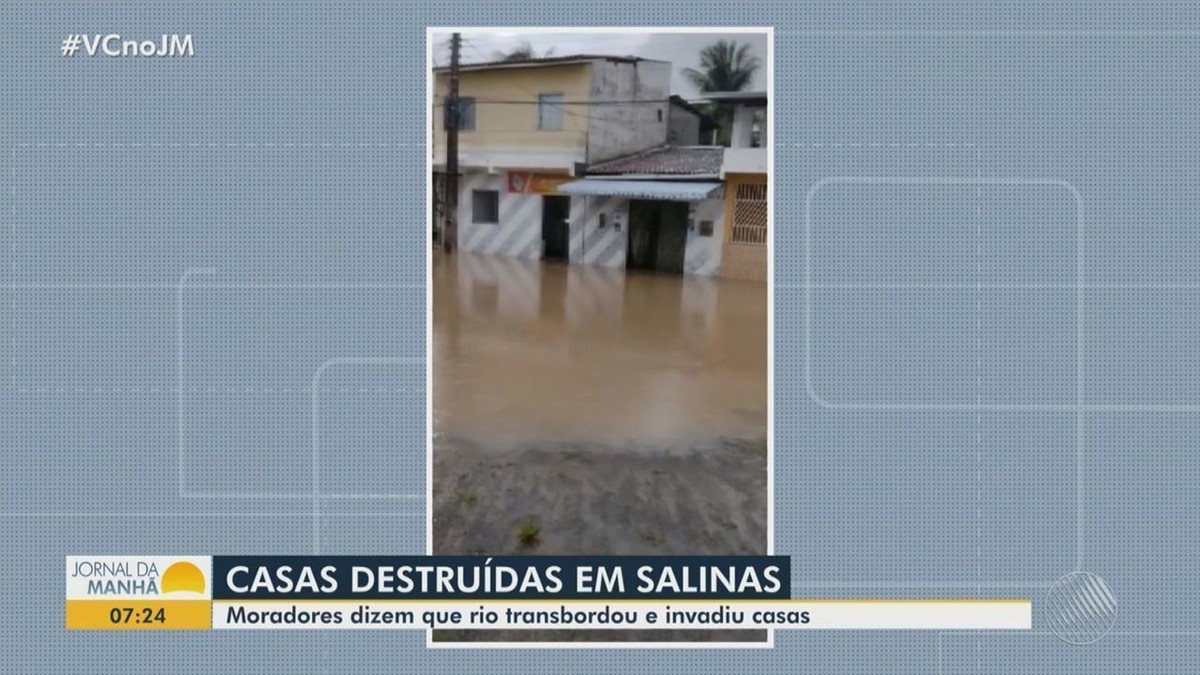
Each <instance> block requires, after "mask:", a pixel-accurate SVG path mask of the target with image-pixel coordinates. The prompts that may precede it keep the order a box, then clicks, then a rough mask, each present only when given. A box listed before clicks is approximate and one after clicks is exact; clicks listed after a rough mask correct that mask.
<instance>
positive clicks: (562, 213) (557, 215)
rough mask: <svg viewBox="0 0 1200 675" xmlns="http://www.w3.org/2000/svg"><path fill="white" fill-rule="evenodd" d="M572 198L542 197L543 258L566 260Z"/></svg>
mask: <svg viewBox="0 0 1200 675" xmlns="http://www.w3.org/2000/svg"><path fill="white" fill-rule="evenodd" d="M570 217H571V198H570V197H560V196H554V195H545V196H543V197H542V257H543V258H546V259H548V260H566V259H567V249H568V245H567V243H568V242H569V241H570V237H571V235H570V231H569V228H568V227H567V222H568V220H569V218H570Z"/></svg>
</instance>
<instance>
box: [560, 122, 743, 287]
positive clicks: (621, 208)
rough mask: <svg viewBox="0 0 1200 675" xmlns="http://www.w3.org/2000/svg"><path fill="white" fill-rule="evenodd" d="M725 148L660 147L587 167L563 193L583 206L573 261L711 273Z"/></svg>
mask: <svg viewBox="0 0 1200 675" xmlns="http://www.w3.org/2000/svg"><path fill="white" fill-rule="evenodd" d="M723 158H724V149H723V148H721V147H716V146H683V147H676V146H661V147H657V148H652V149H650V150H646V151H643V152H639V153H635V154H633V155H629V156H626V157H621V158H618V159H613V160H609V161H607V162H600V163H598V164H594V165H590V166H589V167H588V169H587V176H586V177H585V178H582V179H580V180H577V181H573V182H570V183H566V184H564V185H563V186H561V188H560V189H561V190H562V191H563V192H564V193H566V194H569V195H572V196H573V197H574V198H575V199H576V200H577V201H580V202H582V203H583V209H582V211H583V217H582V218H581V219H580V220H578V221H576V222H575V223H573V225H574V227H573V230H574V232H576V233H577V235H578V236H577V237H575V238H574V239H573V242H577V250H573V251H572V253H573V255H572V260H574V261H578V262H582V263H585V264H592V265H602V266H605V267H624V268H626V269H650V270H659V271H663V272H677V273H687V274H699V275H705V276H712V275H715V274H716V273H717V272H718V270H719V269H720V264H721V245H720V242H721V239H722V231H723V221H724V213H723V211H724V208H725V203H724V201H723V198H722V195H723V186H722V184H721V180H720V173H721V163H722V161H723Z"/></svg>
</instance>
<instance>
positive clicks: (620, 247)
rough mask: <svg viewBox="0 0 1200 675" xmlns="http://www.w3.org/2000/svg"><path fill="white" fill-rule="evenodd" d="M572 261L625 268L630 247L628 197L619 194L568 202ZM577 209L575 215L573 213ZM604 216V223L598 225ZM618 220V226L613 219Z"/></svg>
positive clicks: (581, 198)
mask: <svg viewBox="0 0 1200 675" xmlns="http://www.w3.org/2000/svg"><path fill="white" fill-rule="evenodd" d="M571 207H572V208H571V216H572V217H571V262H572V263H582V264H585V265H598V266H600V267H619V268H623V267H625V253H626V251H627V250H628V248H629V244H628V242H629V200H627V199H622V198H620V197H575V198H574V199H573V200H572V203H571ZM577 211H578V218H576V217H575V216H576V212H577ZM601 214H603V215H604V221H605V226H604V227H603V228H601V227H600V216H601ZM618 221H619V222H620V229H618V228H617V226H616V222H618Z"/></svg>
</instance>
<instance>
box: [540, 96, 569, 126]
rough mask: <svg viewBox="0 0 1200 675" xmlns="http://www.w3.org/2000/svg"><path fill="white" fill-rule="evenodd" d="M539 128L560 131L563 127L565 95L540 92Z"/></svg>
mask: <svg viewBox="0 0 1200 675" xmlns="http://www.w3.org/2000/svg"><path fill="white" fill-rule="evenodd" d="M537 110H538V129H542V130H545V131H560V130H561V129H562V128H563V95H562V94H538V106H537Z"/></svg>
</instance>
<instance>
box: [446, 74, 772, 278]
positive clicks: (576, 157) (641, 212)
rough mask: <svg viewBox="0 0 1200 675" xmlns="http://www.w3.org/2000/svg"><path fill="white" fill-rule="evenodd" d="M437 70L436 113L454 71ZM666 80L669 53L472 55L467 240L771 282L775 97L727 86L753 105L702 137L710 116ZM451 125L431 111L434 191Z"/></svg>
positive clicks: (534, 255) (463, 170)
mask: <svg viewBox="0 0 1200 675" xmlns="http://www.w3.org/2000/svg"><path fill="white" fill-rule="evenodd" d="M434 74H435V106H437V107H436V108H435V111H440V110H441V109H442V108H441V106H442V104H443V102H444V99H445V95H446V93H447V91H448V71H447V69H445V68H440V69H435V70H434ZM670 79H671V64H670V63H667V62H663V61H652V60H647V59H640V58H636V57H613V56H591V55H575V56H562V57H551V58H541V59H529V60H525V61H516V62H494V63H480V64H469V65H464V66H462V67H461V68H460V77H459V100H460V106H459V109H460V112H459V119H458V124H459V128H460V133H459V166H460V176H459V194H458V212H457V215H458V240H457V248H458V249H459V250H461V251H465V252H471V253H481V254H486V255H494V256H506V257H514V258H523V259H530V260H536V259H549V260H560V261H563V262H569V263H572V264H587V265H597V266H601V267H607V268H624V269H648V270H657V271H663V272H670V273H681V274H696V275H703V276H715V275H718V274H719V275H721V276H731V277H736V278H745V279H766V273H767V257H766V248H767V194H766V184H767V154H766V146H765V139H766V131H767V130H766V116H765V111H766V96H765V94H761V93H753V92H751V93H745V92H735V93H733V94H729V95H728V96H729V97H731V99H730V100H731V101H733V104H734V105H736V106H737V109H738V110H742V109H743V108H744V109H745V111H743V112H742V113H738V114H737V115H735V117H734V119H735V127H736V128H735V129H734V130H733V131H734V134H733V137H734V141H735V143H734V145H735V147H731V148H723V147H720V146H715V145H699V144H697V143H698V142H702V139H701V140H700V141H697V140H696V139H697V138H698V137H699V136H702V135H711V127H712V124H713V122H712V120H711V118H709V117H708V116H707V115H705V114H704V113H703V112H702V111H701V110H700V109H699V108H697V107H695V106H693V105H691V104H689V103H687V102H685V101H683V100H682V99H680V98H679V97H677V96H671V94H670ZM720 96H722V95H720V94H713V95H710V98H709V99H707V100H711V101H717V100H725V99H722V98H719V97H720ZM746 125H748V126H746ZM743 126H745V129H743V128H742V127H743ZM444 131H445V125H444V120H443V119H442V116H441V115H440V114H435V115H434V148H433V165H434V186H435V195H436V194H437V191H438V185H439V172H444V171H445V162H446V159H445V153H446V148H445V133H444ZM743 131H745V132H746V133H743ZM747 134H748V135H747ZM672 140H674V141H676V142H672ZM679 141H683V142H682V143H680V142H679ZM756 144H757V145H758V147H751V146H754V145H756ZM438 207H439V202H438V200H437V199H436V197H435V204H434V210H435V211H434V217H435V219H436V218H437V217H438V216H437V214H438V213H439V211H438ZM436 227H437V225H436V223H435V229H436Z"/></svg>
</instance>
